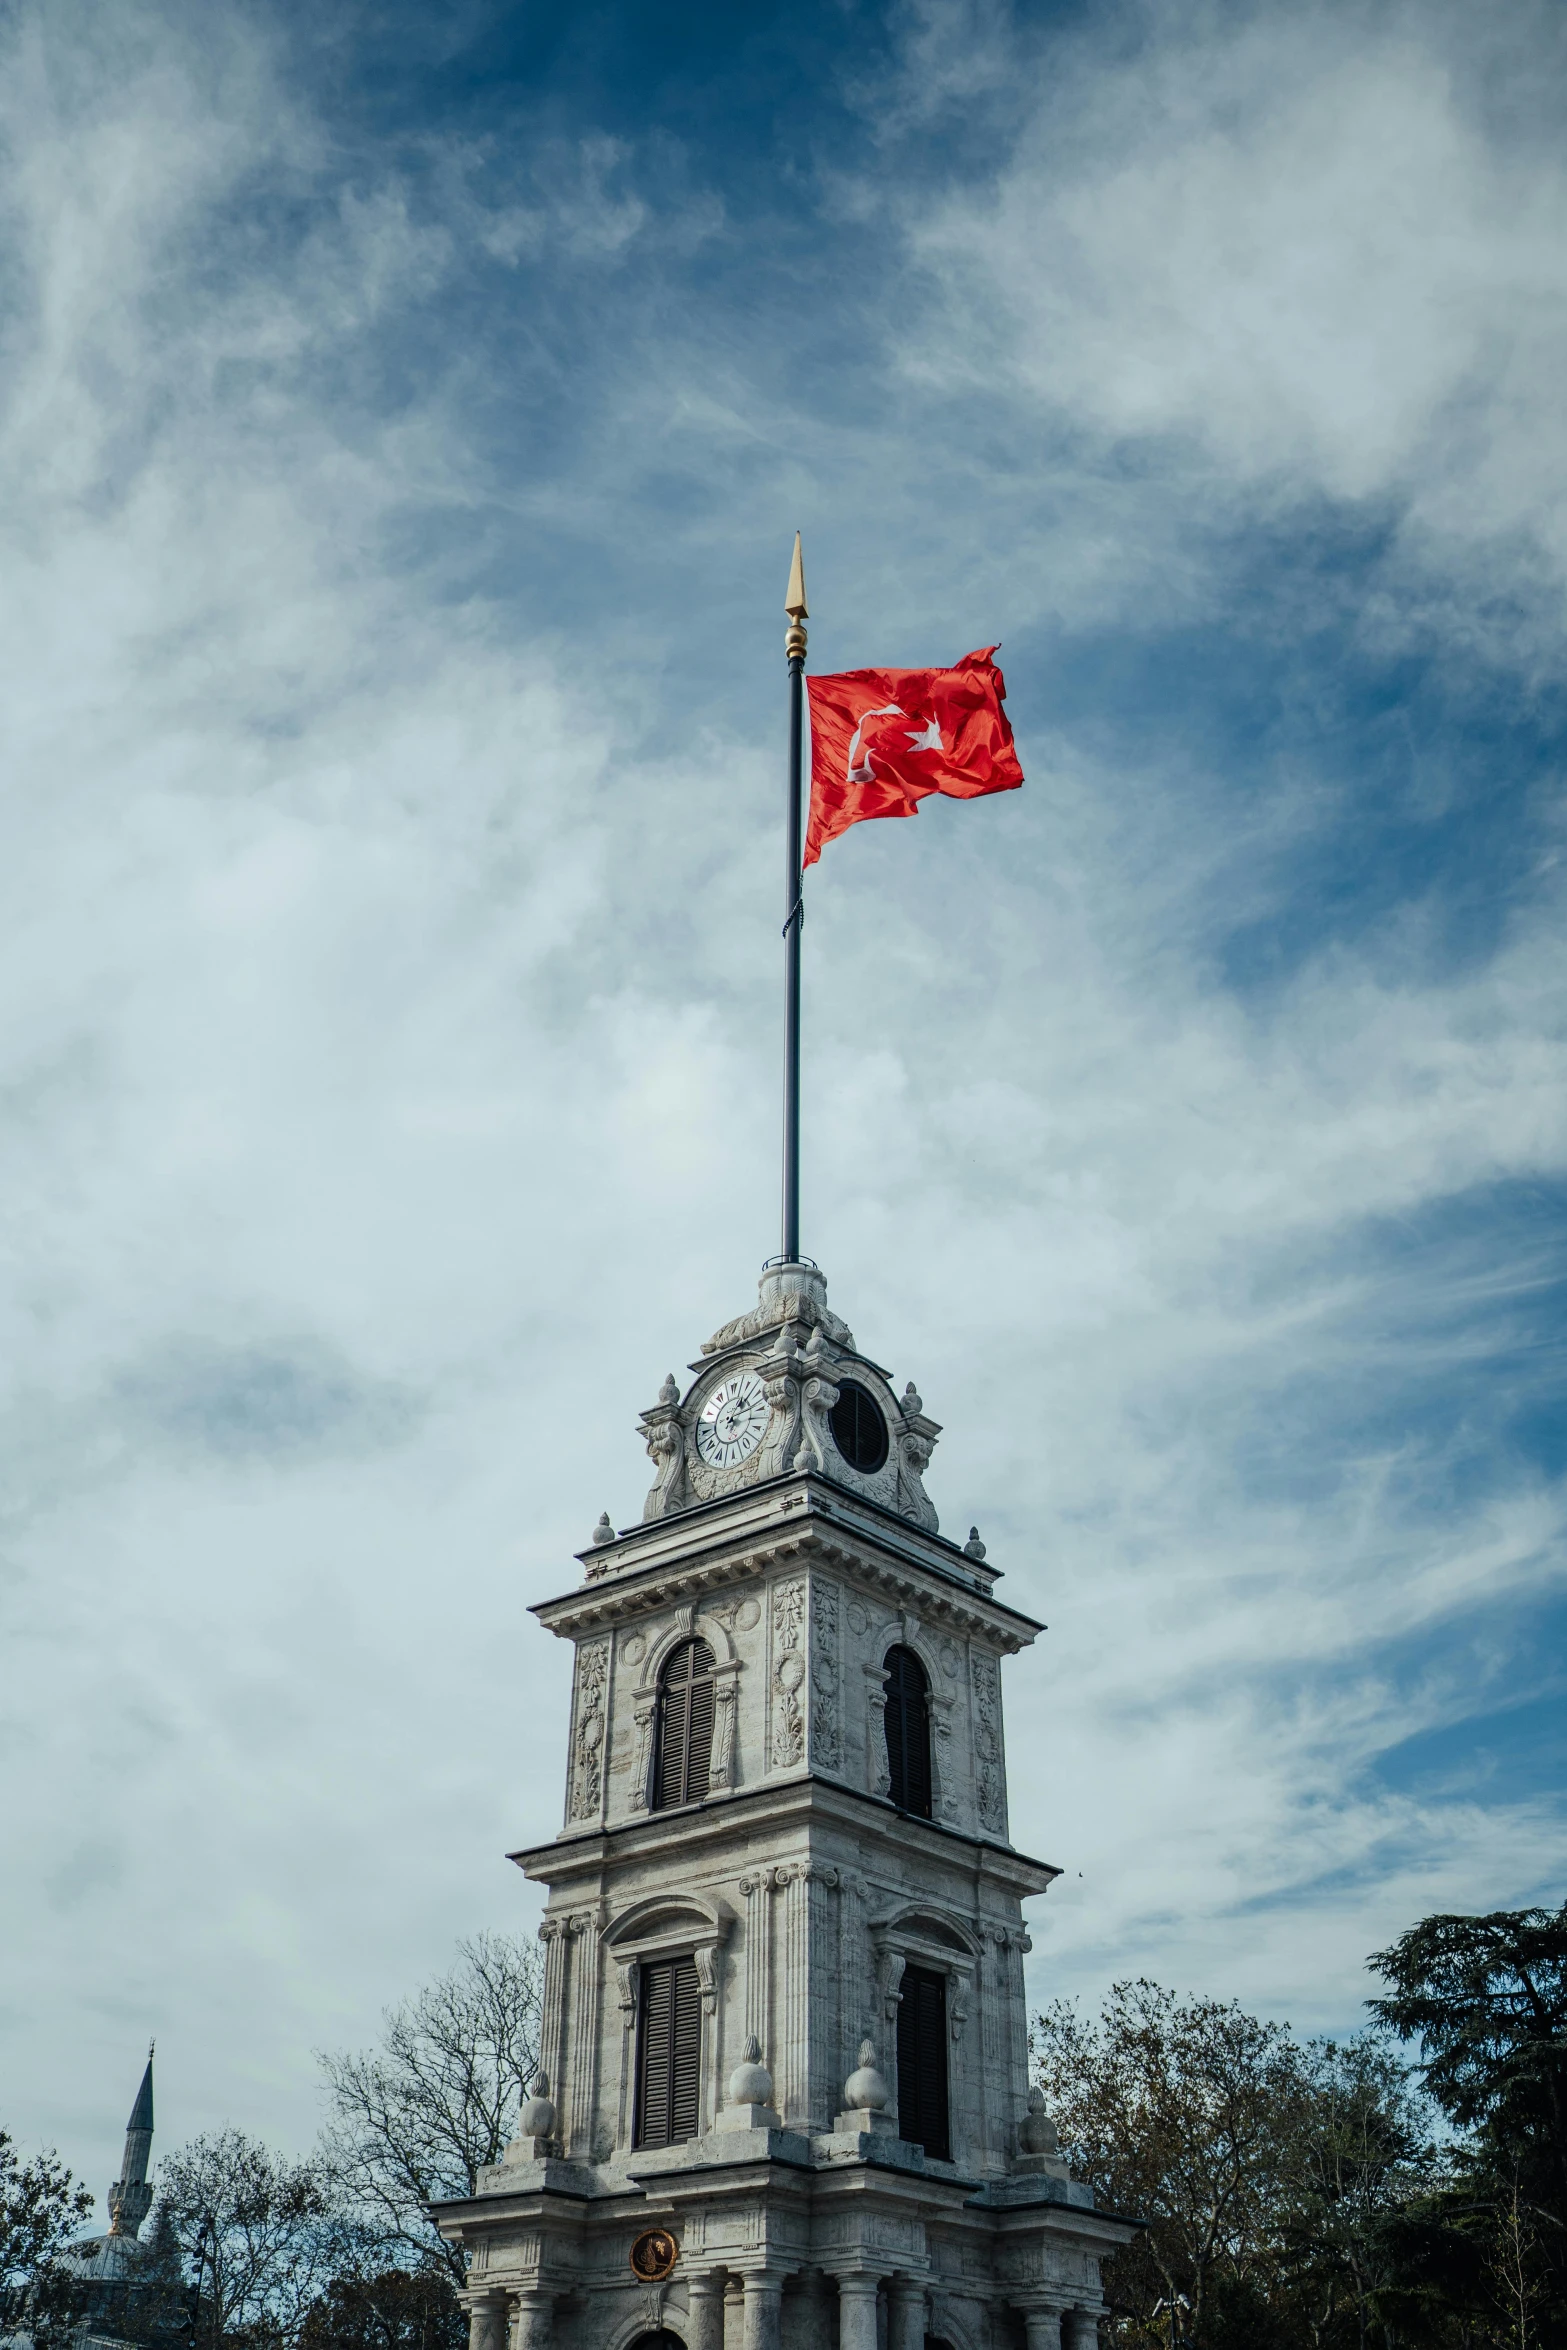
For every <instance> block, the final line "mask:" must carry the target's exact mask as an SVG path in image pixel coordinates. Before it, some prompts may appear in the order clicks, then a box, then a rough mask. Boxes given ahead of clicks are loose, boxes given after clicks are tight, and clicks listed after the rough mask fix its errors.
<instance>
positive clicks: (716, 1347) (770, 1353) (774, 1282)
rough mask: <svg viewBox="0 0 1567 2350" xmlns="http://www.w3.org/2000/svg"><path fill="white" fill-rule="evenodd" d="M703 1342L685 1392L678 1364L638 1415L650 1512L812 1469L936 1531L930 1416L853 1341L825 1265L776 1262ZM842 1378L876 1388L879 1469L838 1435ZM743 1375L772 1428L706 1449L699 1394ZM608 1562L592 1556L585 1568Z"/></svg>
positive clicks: (660, 1513) (665, 1513)
mask: <svg viewBox="0 0 1567 2350" xmlns="http://www.w3.org/2000/svg"><path fill="white" fill-rule="evenodd" d="M802 1341H803V1343H802ZM702 1352H703V1355H704V1357H706V1358H708V1361H707V1362H704V1364H703V1366H702V1369H701V1372H700V1375H699V1378H698V1381H697V1384H696V1386H695V1387H694V1388H692V1389H691V1390H690V1392H689V1393H688V1394H687V1395H686V1397H685V1398H684V1400H683V1401H682V1399H681V1396H680V1392H679V1389H678V1388H677V1387H676V1385H675V1383H674V1378H673V1374H671V1376H670V1377H669V1378H667V1379H666V1380H665V1381H664V1384H663V1386H662V1388H661V1389H660V1390H659V1397H658V1401H657V1402H656V1403H655V1404H653V1405H652V1406H651V1407H650V1408H649V1409H648V1410H647V1411H645V1412H644V1413H643V1414H642V1415H641V1423H640V1426H641V1434H642V1438H643V1441H644V1443H645V1444H646V1446H647V1449H648V1454H649V1457H650V1459H651V1460H652V1461H653V1463H654V1467H655V1470H656V1475H655V1478H654V1483H653V1489H652V1491H651V1492H650V1493H649V1495H648V1497H647V1500H646V1502H645V1503H644V1505H643V1511H642V1514H643V1517H644V1519H656V1518H666V1517H669V1516H671V1515H672V1514H673V1513H674V1512H676V1511H679V1510H684V1509H689V1508H691V1507H693V1506H694V1505H695V1504H697V1503H700V1502H705V1501H713V1500H717V1499H719V1498H721V1497H723V1496H724V1495H727V1494H730V1493H734V1492H738V1491H740V1490H742V1489H744V1488H745V1487H747V1486H751V1485H755V1484H758V1483H761V1482H763V1481H765V1480H767V1479H770V1478H773V1477H778V1476H785V1475H788V1474H789V1473H790V1472H791V1471H796V1472H798V1471H806V1470H809V1471H811V1472H813V1473H814V1474H815V1475H817V1476H821V1477H829V1478H831V1479H833V1480H834V1482H836V1483H838V1484H841V1485H848V1486H850V1487H852V1488H853V1489H855V1490H856V1491H860V1492H864V1493H866V1494H868V1495H869V1496H870V1497H871V1499H873V1500H875V1501H877V1502H879V1503H881V1505H882V1506H883V1507H884V1508H886V1509H893V1510H898V1511H901V1512H902V1514H903V1515H904V1516H906V1517H908V1518H911V1519H913V1520H914V1522H915V1523H916V1524H918V1525H921V1526H924V1527H927V1528H928V1529H929V1530H930V1531H931V1532H933V1533H934V1532H935V1531H936V1530H937V1518H936V1512H935V1510H934V1508H933V1507H932V1505H931V1503H930V1501H929V1499H928V1497H927V1495H926V1493H925V1489H924V1485H923V1483H922V1482H921V1480H922V1478H923V1475H924V1471H925V1468H926V1466H927V1464H928V1462H929V1460H930V1455H931V1449H932V1447H933V1446H934V1444H935V1441H936V1438H937V1436H938V1435H939V1434H940V1429H939V1428H938V1426H937V1424H936V1422H935V1421H934V1420H929V1419H927V1418H926V1417H925V1415H924V1410H923V1406H922V1404H921V1401H920V1397H919V1394H918V1392H917V1391H916V1389H915V1388H914V1386H913V1384H912V1382H911V1383H910V1384H909V1386H908V1387H906V1388H905V1390H904V1393H903V1395H902V1397H901V1398H899V1397H898V1396H897V1395H895V1394H894V1392H893V1390H892V1388H891V1387H890V1386H888V1384H887V1381H886V1374H885V1373H884V1372H882V1371H881V1370H879V1369H878V1367H877V1366H876V1365H875V1364H874V1363H870V1362H868V1361H867V1360H866V1359H865V1358H864V1357H863V1356H861V1355H858V1354H857V1353H856V1352H855V1346H854V1333H853V1331H852V1330H850V1328H849V1326H848V1324H847V1323H846V1322H844V1321H842V1320H841V1319H840V1318H839V1316H838V1315H836V1314H834V1313H833V1312H832V1311H831V1310H830V1308H829V1306H828V1304H827V1283H826V1280H825V1277H824V1276H823V1274H822V1273H821V1271H820V1269H819V1268H818V1267H816V1266H811V1265H789V1266H782V1267H778V1266H774V1267H771V1268H769V1270H767V1271H766V1272H764V1273H763V1275H762V1279H761V1283H760V1289H759V1295H758V1302H757V1304H756V1305H755V1306H754V1307H753V1308H752V1310H751V1312H750V1313H748V1314H741V1315H739V1316H738V1317H737V1318H736V1319H735V1320H734V1321H732V1322H726V1323H725V1324H724V1327H723V1328H722V1329H721V1330H719V1331H716V1332H715V1333H714V1335H713V1337H712V1338H710V1339H709V1340H708V1341H707V1342H706V1344H705V1345H704V1347H703V1349H702ZM709 1363H710V1364H711V1368H709V1367H708V1365H709ZM845 1378H851V1379H853V1380H855V1381H856V1382H857V1383H858V1384H860V1385H862V1386H865V1387H867V1388H868V1389H869V1390H870V1391H871V1393H872V1394H873V1395H874V1398H875V1402H876V1406H877V1409H878V1410H879V1411H880V1413H881V1414H882V1417H883V1419H884V1420H885V1422H886V1425H887V1431H888V1437H889V1446H888V1451H887V1457H886V1460H885V1461H884V1462H883V1463H882V1464H881V1466H880V1467H878V1468H876V1469H874V1470H861V1469H858V1468H856V1467H853V1466H851V1465H850V1463H849V1462H847V1461H846V1460H845V1458H844V1456H843V1455H842V1454H841V1453H840V1452H839V1450H838V1447H837V1444H836V1442H835V1441H834V1438H833V1435H832V1429H831V1415H832V1412H833V1409H834V1407H835V1406H836V1404H837V1403H838V1400H839V1396H840V1393H841V1389H842V1383H843V1381H844V1379H845ZM745 1379H750V1380H753V1381H759V1382H760V1385H761V1389H762V1393H763V1395H764V1397H765V1399H766V1403H767V1425H766V1430H765V1433H764V1434H763V1436H762V1438H761V1440H760V1442H759V1443H757V1444H756V1445H755V1447H754V1449H753V1450H752V1451H750V1452H749V1453H748V1454H747V1455H746V1456H745V1458H744V1459H743V1460H727V1459H726V1460H725V1461H722V1462H715V1461H710V1460H706V1459H704V1458H703V1456H702V1450H701V1447H700V1446H699V1445H698V1444H697V1443H696V1441H695V1435H696V1429H697V1424H698V1421H699V1419H700V1416H701V1412H702V1407H703V1404H704V1402H706V1400H707V1399H708V1398H709V1397H710V1396H711V1394H712V1392H713V1388H714V1385H715V1382H717V1383H719V1384H723V1383H726V1382H729V1381H732V1380H745ZM604 1571H605V1569H603V1568H600V1567H595V1566H593V1565H592V1564H590V1565H589V1567H588V1576H589V1579H590V1580H592V1579H593V1578H594V1577H595V1576H597V1575H599V1574H601V1573H603V1572H604Z"/></svg>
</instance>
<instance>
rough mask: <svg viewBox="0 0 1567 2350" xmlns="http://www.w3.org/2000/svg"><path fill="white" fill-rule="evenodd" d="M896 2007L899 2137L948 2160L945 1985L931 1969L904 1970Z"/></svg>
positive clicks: (941, 2158)
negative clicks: (900, 1994)
mask: <svg viewBox="0 0 1567 2350" xmlns="http://www.w3.org/2000/svg"><path fill="white" fill-rule="evenodd" d="M900 1988H901V1990H902V1993H903V1997H902V1999H901V2001H900V2002H899V2006H898V2135H899V2137H900V2138H908V2139H909V2140H911V2141H912V2143H913V2144H914V2145H916V2146H923V2147H924V2149H925V2151H926V2153H927V2154H932V2155H934V2156H935V2157H936V2159H937V2160H938V2161H940V2162H945V2161H947V2160H948V2159H949V2149H950V2144H951V2140H950V2135H949V2131H948V2125H947V1981H946V1977H945V1976H944V1975H938V1974H936V1973H935V1972H934V1971H933V1969H931V1968H930V1967H922V1966H906V1967H905V1968H904V1970H903V1982H902V1984H901V1986H900Z"/></svg>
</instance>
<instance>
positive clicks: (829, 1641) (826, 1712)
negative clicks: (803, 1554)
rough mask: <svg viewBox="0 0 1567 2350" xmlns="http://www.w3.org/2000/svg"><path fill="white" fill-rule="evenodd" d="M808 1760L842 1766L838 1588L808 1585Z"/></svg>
mask: <svg viewBox="0 0 1567 2350" xmlns="http://www.w3.org/2000/svg"><path fill="white" fill-rule="evenodd" d="M811 1759H812V1761H813V1762H814V1763H815V1764H816V1767H817V1768H818V1770H823V1771H837V1770H839V1769H840V1768H841V1767H842V1763H843V1752H842V1742H841V1739H840V1736H839V1727H838V1589H837V1585H836V1584H834V1583H825V1582H819V1583H813V1585H812V1588H811Z"/></svg>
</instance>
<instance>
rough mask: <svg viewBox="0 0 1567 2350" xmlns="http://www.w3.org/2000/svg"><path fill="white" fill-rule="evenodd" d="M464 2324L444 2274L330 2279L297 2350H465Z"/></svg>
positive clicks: (389, 2272) (406, 2272) (383, 2273)
mask: <svg viewBox="0 0 1567 2350" xmlns="http://www.w3.org/2000/svg"><path fill="white" fill-rule="evenodd" d="M467 2340H468V2321H467V2319H466V2317H465V2316H464V2315H463V2311H462V2308H461V2306H460V2304H459V2302H458V2299H457V2295H456V2293H455V2292H454V2291H453V2289H452V2281H451V2278H450V2277H449V2276H448V2275H447V2274H446V2273H445V2271H444V2270H442V2269H436V2268H424V2269H406V2268H388V2269H380V2270H378V2271H376V2272H375V2273H374V2274H372V2275H362V2274H359V2273H357V2272H355V2273H353V2274H351V2275H347V2276H340V2277H334V2278H333V2279H332V2282H331V2284H330V2285H329V2286H328V2287H327V2290H326V2292H325V2293H324V2294H323V2295H322V2296H321V2298H320V2299H319V2300H318V2301H315V2302H314V2303H312V2305H311V2307H310V2309H309V2310H308V2311H307V2312H306V2315H305V2322H304V2326H303V2328H302V2329H301V2332H300V2337H299V2350H466V2344H467Z"/></svg>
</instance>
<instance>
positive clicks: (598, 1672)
mask: <svg viewBox="0 0 1567 2350" xmlns="http://www.w3.org/2000/svg"><path fill="white" fill-rule="evenodd" d="M608 1675H609V1642H608V1641H607V1640H589V1641H585V1642H584V1643H583V1645H582V1647H581V1648H580V1649H579V1650H578V1651H577V1705H576V1730H575V1732H574V1734H573V1737H572V1745H571V1803H570V1807H569V1816H570V1817H571V1818H572V1819H574V1820H591V1819H593V1818H594V1817H595V1816H596V1815H597V1812H598V1807H599V1796H600V1794H601V1792H602V1789H603V1784H604V1686H605V1682H606V1680H607V1679H608Z"/></svg>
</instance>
